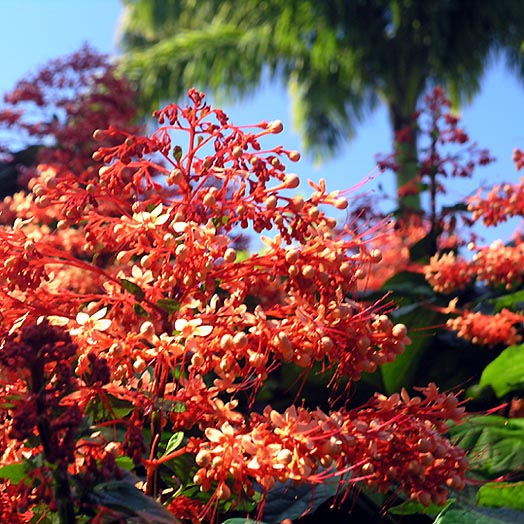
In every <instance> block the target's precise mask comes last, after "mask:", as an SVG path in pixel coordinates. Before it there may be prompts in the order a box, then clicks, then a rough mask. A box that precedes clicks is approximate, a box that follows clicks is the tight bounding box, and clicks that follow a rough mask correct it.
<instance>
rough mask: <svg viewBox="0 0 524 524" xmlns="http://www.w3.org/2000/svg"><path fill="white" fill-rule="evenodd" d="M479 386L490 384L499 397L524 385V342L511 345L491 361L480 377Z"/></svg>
mask: <svg viewBox="0 0 524 524" xmlns="http://www.w3.org/2000/svg"><path fill="white" fill-rule="evenodd" d="M479 386H481V387H487V386H490V387H492V388H493V390H494V391H495V393H496V395H497V396H498V397H503V396H504V395H505V394H506V393H509V392H510V391H514V390H515V389H521V388H522V387H523V386H524V344H520V345H518V346H510V347H509V348H507V349H505V350H504V351H503V352H502V353H501V354H500V355H499V356H498V357H497V358H496V359H495V360H493V361H492V362H490V363H489V364H488V365H487V366H486V368H485V369H484V371H483V372H482V375H481V377H480V383H479Z"/></svg>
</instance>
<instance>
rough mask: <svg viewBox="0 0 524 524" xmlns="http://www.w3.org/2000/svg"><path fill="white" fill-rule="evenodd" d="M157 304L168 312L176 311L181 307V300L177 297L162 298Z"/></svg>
mask: <svg viewBox="0 0 524 524" xmlns="http://www.w3.org/2000/svg"><path fill="white" fill-rule="evenodd" d="M156 305H157V306H158V307H159V308H161V309H163V310H164V311H167V312H168V313H175V312H176V311H178V310H179V309H180V301H179V300H176V299H175V298H161V299H159V300H158V301H157V303H156Z"/></svg>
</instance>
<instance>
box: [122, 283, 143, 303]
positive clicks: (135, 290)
mask: <svg viewBox="0 0 524 524" xmlns="http://www.w3.org/2000/svg"><path fill="white" fill-rule="evenodd" d="M120 283H121V284H122V287H123V288H124V289H125V290H126V291H129V293H131V294H132V295H134V296H135V297H136V299H137V300H143V299H144V296H145V293H144V292H143V291H142V290H141V289H140V288H139V287H138V286H137V285H136V284H135V283H134V282H131V280H127V279H126V278H121V279H120Z"/></svg>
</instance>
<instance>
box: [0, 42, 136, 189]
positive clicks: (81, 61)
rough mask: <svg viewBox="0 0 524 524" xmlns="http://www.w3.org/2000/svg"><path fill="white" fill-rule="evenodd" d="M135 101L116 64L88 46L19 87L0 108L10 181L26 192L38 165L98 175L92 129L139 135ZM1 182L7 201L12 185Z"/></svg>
mask: <svg viewBox="0 0 524 524" xmlns="http://www.w3.org/2000/svg"><path fill="white" fill-rule="evenodd" d="M134 98H135V92H134V90H133V89H132V87H131V85H130V84H129V82H128V81H127V80H126V78H125V77H122V76H120V75H118V74H117V72H116V66H115V64H112V63H111V62H110V60H109V58H108V57H107V56H105V55H100V54H98V53H97V52H95V51H94V50H92V49H91V48H89V47H88V46H87V45H86V46H84V47H83V48H81V49H80V50H79V51H77V52H75V53H73V54H71V55H70V56H66V57H64V58H59V59H56V60H52V61H50V62H49V63H48V64H46V65H45V66H44V67H42V68H41V69H40V70H39V71H38V72H37V73H36V74H34V75H31V76H28V77H27V78H25V79H24V80H21V81H20V82H18V83H17V84H16V85H15V87H14V89H13V90H12V91H11V92H10V93H7V94H6V95H5V96H4V104H3V106H2V107H0V153H1V158H2V159H3V160H4V161H5V162H7V163H8V165H13V166H14V167H15V170H14V172H13V173H12V175H11V176H12V177H14V178H17V179H18V181H17V182H18V187H26V185H27V182H28V181H29V180H30V178H31V177H33V176H34V175H35V168H36V166H37V165H38V164H39V163H52V164H53V166H54V168H55V169H56V170H59V169H61V168H64V169H65V170H66V171H69V172H71V173H74V174H76V175H77V176H82V174H83V173H84V172H85V171H88V172H90V173H91V176H92V174H93V173H96V170H97V166H96V163H95V162H93V159H92V157H91V155H92V153H93V149H94V148H95V147H96V143H95V142H94V140H93V137H92V133H93V129H97V128H99V127H108V126H115V127H119V128H122V127H123V128H125V129H126V130H127V131H128V132H131V133H133V132H138V129H139V128H138V127H137V126H136V125H135V124H133V120H134V119H135V117H136V108H135V105H134ZM108 139H109V137H108ZM109 140H111V139H109ZM116 143H117V142H111V141H109V142H108V143H107V144H106V145H111V144H116ZM14 151H16V153H13V152H14ZM1 176H2V178H1V181H2V191H3V195H5V194H6V192H5V187H6V186H11V185H12V184H10V183H9V182H10V181H9V180H6V179H5V175H4V174H2V175H1ZM13 192H14V191H13Z"/></svg>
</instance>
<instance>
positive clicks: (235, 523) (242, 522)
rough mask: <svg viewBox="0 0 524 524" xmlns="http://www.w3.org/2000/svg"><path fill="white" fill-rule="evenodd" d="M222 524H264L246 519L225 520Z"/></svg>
mask: <svg viewBox="0 0 524 524" xmlns="http://www.w3.org/2000/svg"><path fill="white" fill-rule="evenodd" d="M222 524H265V523H264V522H262V521H260V520H253V519H248V518H242V517H240V518H238V517H237V518H234V519H227V520H225V521H224V522H223V523H222Z"/></svg>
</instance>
